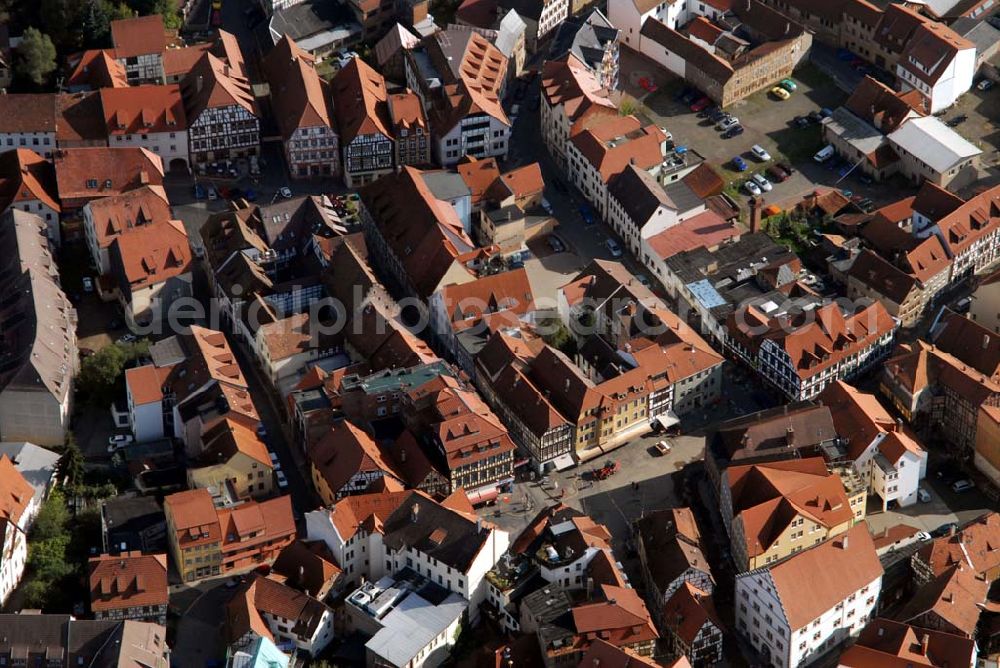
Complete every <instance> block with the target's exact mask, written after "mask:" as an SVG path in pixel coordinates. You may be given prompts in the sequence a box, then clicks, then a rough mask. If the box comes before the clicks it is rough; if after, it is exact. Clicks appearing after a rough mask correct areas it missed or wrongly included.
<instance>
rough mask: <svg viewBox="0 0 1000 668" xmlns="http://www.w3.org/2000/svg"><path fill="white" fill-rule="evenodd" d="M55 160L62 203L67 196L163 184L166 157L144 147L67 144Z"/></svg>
mask: <svg viewBox="0 0 1000 668" xmlns="http://www.w3.org/2000/svg"><path fill="white" fill-rule="evenodd" d="M54 161H55V166H56V186H57V187H58V189H59V198H60V199H61V200H62V203H63V206H67V200H70V201H71V202H72V200H85V201H87V200H92V199H97V198H98V197H108V196H111V195H118V194H121V193H123V192H125V191H126V190H132V189H134V188H139V187H141V186H148V185H153V186H162V185H163V161H162V160H161V159H160V156H158V155H156V154H155V153H153V152H151V151H149V150H147V149H144V148H104V147H96V148H68V149H63V150H60V151H57V152H56V153H55V155H54ZM77 203H78V204H79V203H80V202H77Z"/></svg>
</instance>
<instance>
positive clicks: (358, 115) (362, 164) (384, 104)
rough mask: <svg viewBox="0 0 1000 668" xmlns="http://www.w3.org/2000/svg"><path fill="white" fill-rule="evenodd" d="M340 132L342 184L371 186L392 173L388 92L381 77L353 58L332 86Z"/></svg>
mask: <svg viewBox="0 0 1000 668" xmlns="http://www.w3.org/2000/svg"><path fill="white" fill-rule="evenodd" d="M331 88H332V94H333V106H334V109H335V113H336V115H337V126H338V127H339V129H340V150H341V152H342V154H343V156H342V162H343V169H344V184H345V185H346V186H347V187H348V188H357V187H358V186H361V185H364V184H367V183H371V182H372V181H374V180H376V179H378V178H379V177H380V176H382V175H383V174H387V173H389V172H391V171H392V168H393V164H394V163H393V161H394V154H395V144H394V143H393V133H392V123H391V119H390V117H389V104H388V99H389V93H388V91H387V90H386V87H385V79H384V78H383V77H382V75H381V74H379V73H378V72H376V71H375V70H373V69H372V68H371V67H370V66H369V65H367V64H365V62H364V61H363V60H361V59H360V58H354V59H353V60H351V62H350V63H348V64H347V65H346V66H345V67H343V68H342V69H341V70H340V72H338V73H337V76H335V77H334V78H333V81H332V83H331Z"/></svg>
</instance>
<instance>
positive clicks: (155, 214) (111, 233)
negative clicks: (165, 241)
mask: <svg viewBox="0 0 1000 668" xmlns="http://www.w3.org/2000/svg"><path fill="white" fill-rule="evenodd" d="M88 206H89V207H90V214H91V217H92V218H93V221H94V235H95V237H96V238H97V246H98V248H107V247H108V246H110V245H111V242H112V241H114V240H115V239H116V238H117V237H119V236H120V235H122V234H130V233H131V232H133V231H134V230H136V229H138V228H140V227H143V226H145V225H148V224H151V223H156V222H160V221H166V220H170V217H171V211H170V202H169V201H168V200H167V192H166V191H165V190H164V189H163V186H143V187H141V188H136V189H135V190H129V191H127V192H124V193H122V194H120V195H113V196H111V197H101V198H99V199H95V200H94V201H93V202H90V204H88Z"/></svg>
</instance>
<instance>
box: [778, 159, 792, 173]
mask: <svg viewBox="0 0 1000 668" xmlns="http://www.w3.org/2000/svg"><path fill="white" fill-rule="evenodd" d="M777 164H778V167H780V168H781V169H782V170H783V171H784V172H785V174H788V175H789V176H791V175H792V174H794V173H795V168H794V167H792V166H791V165H789V164H788V163H787V162H779V163H777Z"/></svg>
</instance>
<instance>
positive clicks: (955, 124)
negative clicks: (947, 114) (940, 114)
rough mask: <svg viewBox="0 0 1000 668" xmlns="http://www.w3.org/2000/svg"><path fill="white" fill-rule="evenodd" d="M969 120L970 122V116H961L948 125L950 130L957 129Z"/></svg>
mask: <svg viewBox="0 0 1000 668" xmlns="http://www.w3.org/2000/svg"><path fill="white" fill-rule="evenodd" d="M967 120H969V117H968V116H966V115H965V114H959V115H958V116H956V117H955V118H953V119H951V120H950V121H948V123H947V125H948V127H949V128H957V127H958V126H959V125H961V124H962V123H964V122H966V121H967Z"/></svg>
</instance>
